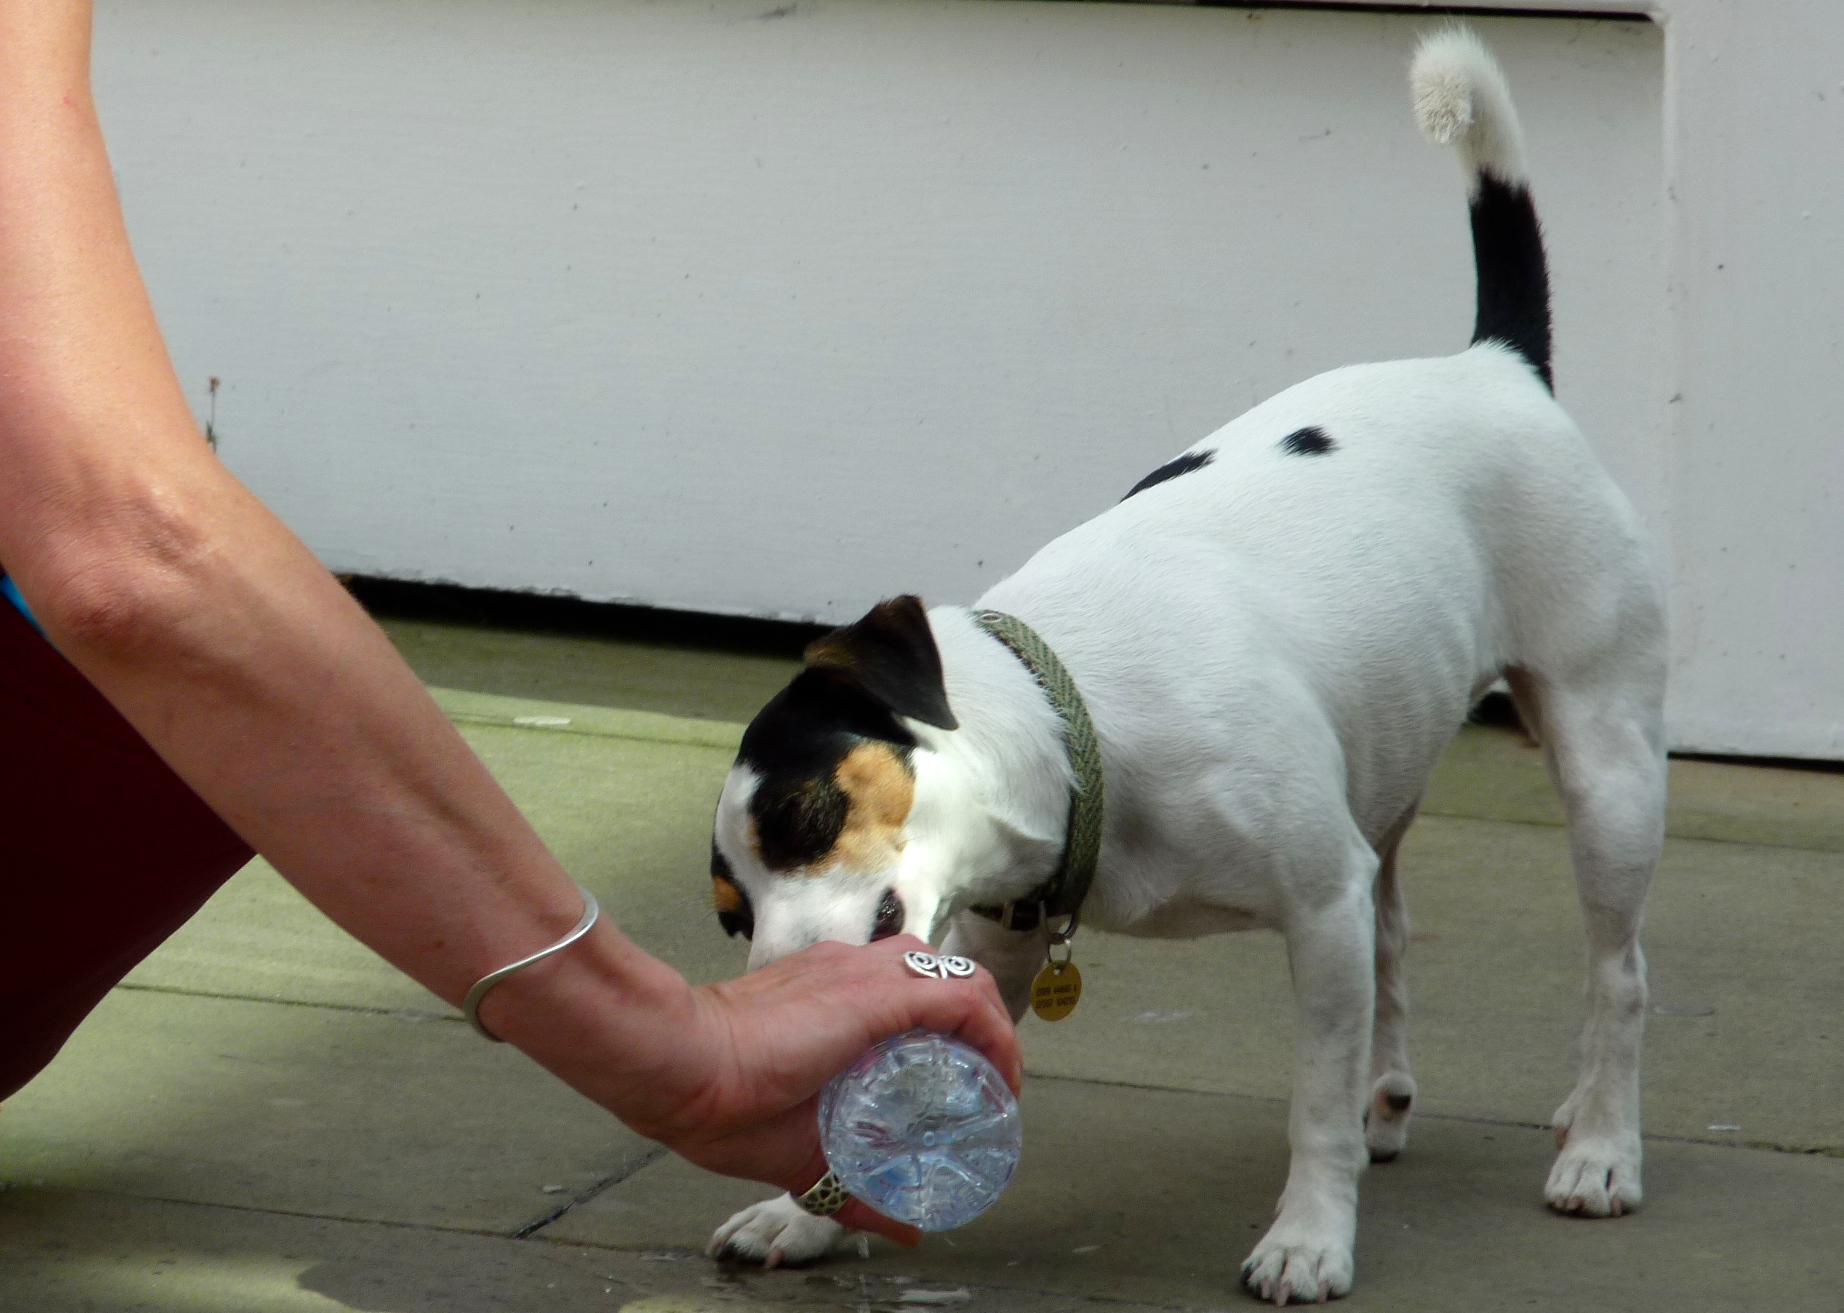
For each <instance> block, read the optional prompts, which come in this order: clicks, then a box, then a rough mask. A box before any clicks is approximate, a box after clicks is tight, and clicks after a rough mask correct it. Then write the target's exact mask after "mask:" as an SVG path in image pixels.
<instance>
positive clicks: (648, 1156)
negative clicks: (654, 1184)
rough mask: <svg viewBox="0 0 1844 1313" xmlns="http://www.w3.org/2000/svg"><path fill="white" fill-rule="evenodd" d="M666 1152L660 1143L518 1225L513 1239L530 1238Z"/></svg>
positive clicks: (649, 1164) (650, 1164)
mask: <svg viewBox="0 0 1844 1313" xmlns="http://www.w3.org/2000/svg"><path fill="white" fill-rule="evenodd" d="M666 1152H667V1151H666V1146H665V1145H660V1146H658V1147H657V1148H655V1149H653V1150H651V1151H650V1152H648V1153H645V1154H642V1155H641V1156H640V1157H639V1158H636V1159H635V1160H634V1161H633V1162H632V1163H630V1164H629V1165H627V1166H626V1167H623V1168H620V1169H619V1170H617V1171H616V1172H615V1173H614V1174H613V1175H610V1176H607V1177H604V1178H603V1179H602V1180H600V1181H597V1182H596V1183H595V1184H594V1185H592V1186H590V1187H589V1188H588V1189H587V1190H584V1191H583V1192H582V1193H581V1194H579V1195H577V1196H576V1197H575V1198H574V1199H572V1200H570V1202H568V1203H566V1204H564V1205H563V1206H562V1207H561V1208H558V1209H556V1210H554V1211H553V1212H551V1213H549V1214H547V1215H546V1216H544V1217H540V1218H538V1219H537V1220H536V1221H535V1222H527V1223H526V1224H525V1225H524V1226H522V1227H520V1228H519V1229H518V1230H517V1231H514V1232H513V1233H512V1238H513V1239H514V1240H530V1239H531V1238H532V1237H533V1236H535V1235H537V1234H538V1232H540V1231H542V1230H543V1229H544V1228H545V1227H547V1226H549V1225H550V1224H551V1223H552V1222H555V1221H556V1220H557V1219H558V1218H560V1217H562V1216H563V1215H564V1214H565V1213H567V1212H569V1211H570V1210H571V1209H572V1208H575V1207H576V1206H577V1205H578V1204H586V1203H588V1202H589V1201H590V1200H591V1199H593V1198H595V1197H596V1196H597V1195H599V1194H601V1193H602V1191H604V1190H606V1189H608V1188H609V1187H610V1186H615V1185H619V1184H621V1182H623V1181H625V1180H627V1178H628V1177H630V1176H632V1175H633V1174H634V1173H635V1172H638V1171H642V1170H644V1169H645V1168H648V1167H651V1166H653V1164H654V1163H656V1162H658V1161H659V1160H660V1159H662V1158H664V1157H665V1156H666Z"/></svg>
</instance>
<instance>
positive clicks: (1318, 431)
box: [1281, 425, 1338, 456]
mask: <svg viewBox="0 0 1844 1313" xmlns="http://www.w3.org/2000/svg"><path fill="white" fill-rule="evenodd" d="M1337 446H1338V444H1337V443H1335V442H1333V441H1332V440H1331V438H1329V437H1327V436H1326V432H1325V430H1324V429H1322V428H1318V427H1316V426H1312V425H1309V426H1308V427H1306V428H1303V429H1295V430H1294V431H1293V432H1292V433H1289V434H1288V435H1287V436H1286V437H1284V438H1282V439H1281V450H1282V451H1284V452H1287V453H1289V454H1290V455H1294V456H1323V455H1325V454H1326V453H1327V452H1328V451H1332V450H1335V449H1336V448H1337Z"/></svg>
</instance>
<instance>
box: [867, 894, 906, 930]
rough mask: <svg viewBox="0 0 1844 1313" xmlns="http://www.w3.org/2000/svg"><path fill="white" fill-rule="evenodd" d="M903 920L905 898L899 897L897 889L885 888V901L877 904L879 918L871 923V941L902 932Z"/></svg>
mask: <svg viewBox="0 0 1844 1313" xmlns="http://www.w3.org/2000/svg"><path fill="white" fill-rule="evenodd" d="M903 920H904V913H903V900H902V899H901V898H898V897H897V895H896V890H894V889H886V890H884V897H883V901H882V902H880V903H878V905H877V919H876V920H875V921H873V922H872V923H871V942H873V943H875V942H876V941H878V940H879V939H888V938H890V936H891V935H900V934H902V933H903Z"/></svg>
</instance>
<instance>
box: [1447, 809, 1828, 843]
mask: <svg viewBox="0 0 1844 1313" xmlns="http://www.w3.org/2000/svg"><path fill="white" fill-rule="evenodd" d="M1416 815H1417V816H1438V817H1439V818H1441V819H1442V820H1444V821H1485V822H1488V823H1490V824H1492V825H1527V826H1530V827H1532V828H1534V829H1539V830H1566V829H1567V828H1568V825H1567V824H1566V823H1565V822H1562V821H1533V820H1530V819H1529V818H1527V817H1523V816H1482V815H1480V814H1479V813H1478V812H1462V811H1436V810H1435V809H1434V808H1432V807H1422V808H1419V809H1418V810H1417V811H1416ZM1665 837H1666V838H1667V839H1670V840H1672V841H1673V842H1674V843H1720V844H1725V845H1727V846H1729V847H1733V848H1780V849H1784V850H1786V851H1789V852H1797V853H1834V854H1835V853H1836V852H1837V849H1835V848H1830V847H1826V846H1824V845H1822V844H1810V843H1782V842H1778V841H1776V840H1773V839H1762V838H1758V837H1756V838H1748V839H1725V838H1723V837H1722V836H1721V835H1714V834H1686V833H1684V832H1683V831H1682V830H1673V829H1671V828H1669V826H1667V827H1666V830H1665Z"/></svg>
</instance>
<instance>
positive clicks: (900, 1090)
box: [820, 1030, 1024, 1231]
mask: <svg viewBox="0 0 1844 1313" xmlns="http://www.w3.org/2000/svg"><path fill="white" fill-rule="evenodd" d="M820 1143H821V1145H822V1147H823V1148H824V1149H825V1152H826V1161H827V1163H828V1164H829V1165H830V1166H831V1167H832V1170H833V1172H834V1173H836V1174H837V1176H838V1177H839V1180H840V1181H841V1182H843V1184H844V1185H845V1188H846V1189H848V1190H850V1191H851V1192H852V1193H853V1194H855V1195H857V1196H858V1197H859V1198H860V1199H862V1200H864V1201H865V1202H866V1203H868V1204H870V1205H871V1207H873V1208H875V1209H877V1211H878V1212H880V1213H884V1214H886V1215H888V1216H890V1217H894V1218H896V1219H897V1220H898V1221H902V1222H908V1223H910V1224H911V1225H912V1226H917V1227H920V1228H921V1229H922V1230H924V1231H947V1230H951V1229H953V1228H954V1227H957V1226H964V1225H966V1224H967V1223H968V1222H971V1221H972V1220H973V1219H974V1218H976V1217H978V1216H979V1215H980V1214H981V1213H983V1212H985V1211H986V1210H987V1209H988V1208H990V1207H991V1206H992V1204H993V1202H994V1201H995V1200H997V1199H998V1197H999V1195H1000V1193H1001V1192H1002V1191H1003V1190H1004V1189H1005V1186H1006V1183H1007V1182H1008V1181H1010V1180H1011V1179H1012V1172H1013V1171H1014V1170H1016V1168H1017V1166H1018V1155H1019V1153H1020V1151H1021V1149H1022V1148H1023V1144H1024V1127H1023V1124H1022V1122H1021V1121H1020V1119H1019V1115H1018V1101H1017V1100H1016V1099H1015V1098H1013V1097H1012V1092H1011V1090H1010V1089H1008V1088H1007V1087H1006V1084H1005V1081H1004V1078H1002V1077H1001V1076H1000V1075H999V1073H998V1070H997V1069H996V1068H995V1067H994V1066H993V1065H992V1064H991V1063H990V1062H988V1061H987V1060H986V1059H985V1057H984V1056H983V1055H982V1054H980V1053H979V1052H978V1051H977V1050H975V1049H973V1048H971V1047H970V1046H968V1045H966V1044H963V1043H961V1042H960V1041H959V1040H956V1039H951V1038H949V1037H948V1036H946V1035H936V1034H932V1033H930V1032H928V1031H922V1030H914V1031H910V1032H909V1033H908V1034H907V1035H899V1036H897V1037H896V1038H894V1039H888V1040H885V1041H884V1042H883V1043H881V1044H877V1045H874V1046H873V1047H872V1048H870V1049H869V1050H867V1051H866V1052H865V1054H864V1056H863V1057H861V1058H859V1059H858V1061H857V1062H855V1063H853V1064H852V1065H851V1066H850V1067H848V1068H846V1070H845V1071H843V1072H841V1073H840V1074H839V1075H838V1076H837V1077H835V1078H834V1079H833V1081H832V1083H831V1084H829V1085H828V1086H827V1087H826V1089H825V1091H824V1093H823V1094H822V1095H821V1097H820Z"/></svg>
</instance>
